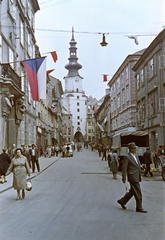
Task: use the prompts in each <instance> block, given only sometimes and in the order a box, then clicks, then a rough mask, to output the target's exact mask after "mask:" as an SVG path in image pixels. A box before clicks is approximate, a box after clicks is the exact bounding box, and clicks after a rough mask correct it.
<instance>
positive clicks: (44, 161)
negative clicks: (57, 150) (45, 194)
mask: <svg viewBox="0 0 165 240" xmlns="http://www.w3.org/2000/svg"><path fill="white" fill-rule="evenodd" d="M60 157H61V154H59V155H58V157H55V156H52V157H51V158H47V157H46V158H45V157H40V158H39V164H40V173H38V171H37V168H36V169H35V173H32V169H30V170H31V173H30V177H28V176H27V179H32V178H35V177H36V176H37V175H39V174H41V173H42V172H43V171H45V170H46V169H47V168H48V167H49V166H51V165H52V164H53V163H54V162H56V161H57V160H59V159H60ZM6 180H7V182H6V183H3V184H0V194H1V193H3V192H5V191H6V190H8V189H10V188H12V184H13V173H10V174H9V175H8V176H6Z"/></svg>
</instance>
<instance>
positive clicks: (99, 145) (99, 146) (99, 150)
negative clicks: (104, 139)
mask: <svg viewBox="0 0 165 240" xmlns="http://www.w3.org/2000/svg"><path fill="white" fill-rule="evenodd" d="M98 153H99V157H101V144H98Z"/></svg>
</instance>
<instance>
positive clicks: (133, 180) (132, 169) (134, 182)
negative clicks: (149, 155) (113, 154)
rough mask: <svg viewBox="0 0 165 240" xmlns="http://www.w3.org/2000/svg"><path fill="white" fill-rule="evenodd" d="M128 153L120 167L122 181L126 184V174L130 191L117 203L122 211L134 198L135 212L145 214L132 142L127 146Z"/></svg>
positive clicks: (137, 164) (139, 168)
mask: <svg viewBox="0 0 165 240" xmlns="http://www.w3.org/2000/svg"><path fill="white" fill-rule="evenodd" d="M128 148H129V153H128V154H127V155H126V156H125V158H124V162H123V167H122V181H123V183H125V182H126V174H127V178H128V182H129V183H130V190H129V191H128V192H127V193H126V194H125V195H124V197H122V198H121V199H119V200H118V201H117V202H118V203H119V204H120V205H121V207H122V208H123V209H126V207H125V205H126V204H127V202H128V201H129V200H130V199H131V198H132V197H133V196H134V197H135V200H136V212H141V213H147V211H145V210H144V209H143V207H142V193H141V188H140V184H139V182H141V166H140V161H139V159H138V157H136V156H135V153H136V145H135V143H134V142H132V143H129V144H128Z"/></svg>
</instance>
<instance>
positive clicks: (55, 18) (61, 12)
mask: <svg viewBox="0 0 165 240" xmlns="http://www.w3.org/2000/svg"><path fill="white" fill-rule="evenodd" d="M38 2H39V4H40V8H41V9H40V11H38V12H37V13H36V20H35V28H36V39H37V44H38V46H39V47H40V52H41V54H43V55H45V53H47V52H50V51H57V54H58V61H57V62H56V63H54V62H53V61H52V59H51V57H50V54H48V57H47V69H52V68H55V71H54V72H53V73H52V76H54V77H56V78H58V79H59V80H61V81H62V84H63V88H64V87H65V86H64V80H63V77H64V76H66V75H67V70H66V69H65V65H66V64H67V63H68V57H69V42H70V40H71V30H72V27H74V30H75V31H77V32H88V33H85V34H84V33H75V40H76V41H77V48H78V50H77V55H78V58H79V60H78V62H79V63H80V64H81V65H82V66H83V67H82V69H81V70H79V73H80V75H81V76H82V77H83V78H84V79H83V89H84V90H85V93H86V95H87V96H89V95H92V96H93V97H96V98H97V99H98V100H99V99H100V98H101V97H103V95H104V94H105V88H107V83H105V82H104V83H103V81H102V74H109V76H108V80H110V78H111V77H112V76H113V75H114V73H115V72H116V70H117V69H118V68H119V66H120V65H121V64H122V62H123V61H124V59H125V58H126V57H127V55H129V54H132V53H134V52H137V51H139V50H141V49H143V48H146V47H148V45H149V44H150V43H151V42H152V40H153V39H154V38H155V37H156V34H158V33H159V32H160V31H161V30H162V29H163V26H165V1H163V0H157V1H155V0H138V1H135V0H115V1H114V0H39V1H38ZM37 29H38V30H37ZM39 29H46V30H47V31H41V30H39ZM52 30H57V32H56V31H52ZM61 30H66V31H70V32H60V31H61ZM58 31H59V32H58ZM99 32H101V33H109V34H108V35H107V36H106V41H107V42H108V45H107V46H106V47H101V46H100V42H101V41H102V35H101V34H89V33H99ZM153 34H155V36H153ZM127 35H143V36H139V37H138V41H139V45H136V44H135V43H134V40H131V39H129V38H128V37H127ZM144 35H149V36H144Z"/></svg>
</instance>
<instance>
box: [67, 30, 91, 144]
mask: <svg viewBox="0 0 165 240" xmlns="http://www.w3.org/2000/svg"><path fill="white" fill-rule="evenodd" d="M76 44H77V43H76V41H75V39H74V31H73V30H72V39H71V41H70V48H69V51H70V56H69V63H68V64H67V65H66V66H65V68H66V69H67V70H68V74H67V76H66V77H64V79H65V91H64V94H63V106H64V108H65V109H66V110H67V111H68V112H69V113H71V114H72V124H73V128H74V130H73V132H74V139H75V140H76V141H82V140H83V138H84V137H85V135H86V100H87V97H86V95H85V92H84V91H83V87H82V80H83V78H82V77H81V76H80V75H79V72H78V70H79V69H81V68H82V66H81V65H80V64H79V63H78V62H77V60H78V58H77V48H76Z"/></svg>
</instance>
